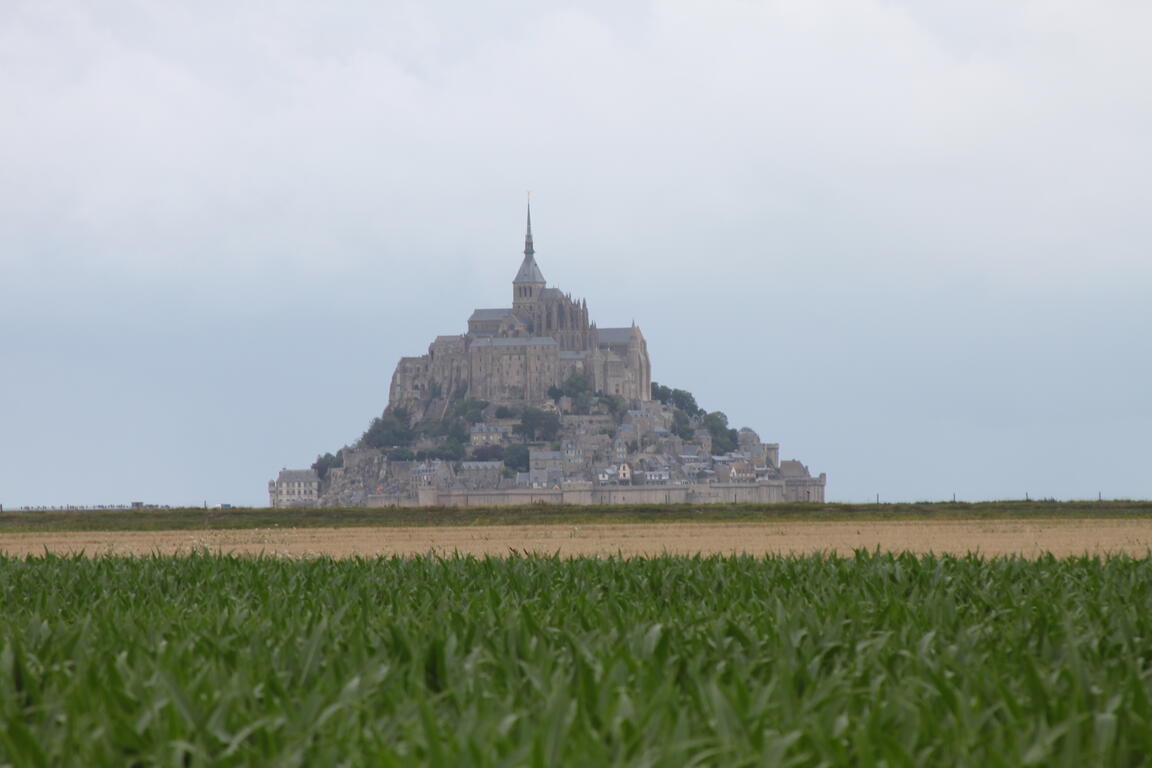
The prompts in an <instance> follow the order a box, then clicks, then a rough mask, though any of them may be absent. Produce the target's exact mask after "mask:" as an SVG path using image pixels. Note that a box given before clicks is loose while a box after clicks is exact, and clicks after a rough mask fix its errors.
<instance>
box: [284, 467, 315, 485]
mask: <svg viewBox="0 0 1152 768" xmlns="http://www.w3.org/2000/svg"><path fill="white" fill-rule="evenodd" d="M319 479H320V478H319V477H318V476H317V475H316V470H314V469H282V470H280V476H279V477H277V478H276V482H278V483H315V482H316V481H318V480H319Z"/></svg>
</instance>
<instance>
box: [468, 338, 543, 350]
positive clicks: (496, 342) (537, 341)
mask: <svg viewBox="0 0 1152 768" xmlns="http://www.w3.org/2000/svg"><path fill="white" fill-rule="evenodd" d="M472 346H474V347H555V346H559V345H558V344H557V343H556V339H554V338H552V337H551V336H529V337H522V338H511V339H476V341H474V342H472Z"/></svg>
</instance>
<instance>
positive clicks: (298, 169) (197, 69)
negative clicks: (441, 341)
mask: <svg viewBox="0 0 1152 768" xmlns="http://www.w3.org/2000/svg"><path fill="white" fill-rule="evenodd" d="M379 5H380V4H376V3H368V2H363V3H344V4H342V6H341V7H340V8H339V9H333V8H332V7H330V6H324V5H317V4H314V3H303V2H287V3H275V4H272V3H267V2H241V3H206V4H196V5H195V7H175V6H168V5H163V4H146V3H122V2H90V3H84V4H77V3H64V2H39V1H37V2H32V1H31V0H28V1H24V0H15V1H14V2H8V3H5V4H4V7H3V9H0V104H2V105H3V119H0V503H3V504H4V505H5V506H6V507H7V506H16V505H21V504H49V505H50V504H64V503H82V504H95V503H114V502H127V501H130V500H144V501H149V502H156V503H170V504H182V503H193V504H199V503H203V502H205V501H207V502H208V503H209V504H215V503H219V502H225V503H233V504H261V503H264V502H265V501H266V494H265V485H264V484H265V482H266V481H267V480H268V479H269V478H271V477H272V476H273V475H274V474H275V472H276V471H277V470H279V469H280V468H281V467H283V466H289V467H293V466H306V465H308V464H309V463H311V461H312V460H313V459H314V458H315V456H316V454H317V453H318V452H322V451H328V450H331V451H334V450H336V449H337V448H339V447H340V446H341V445H343V444H345V443H347V442H350V441H352V440H354V439H355V438H356V437H358V436H359V434H360V433H361V432H362V431H363V430H364V428H365V427H366V426H367V423H368V421H369V420H370V419H371V417H372V416H374V415H378V414H379V412H380V411H381V410H382V409H383V408H384V406H385V404H386V401H387V391H388V377H389V376H390V375H391V372H392V370H393V367H394V366H395V363H396V360H397V359H398V358H399V357H400V356H402V355H412V354H420V353H422V352H423V351H424V348H425V345H426V344H427V340H428V339H430V338H432V337H433V336H434V335H436V334H449V333H460V332H462V331H463V330H464V322H465V320H466V318H467V313H468V312H469V311H470V310H471V308H472V307H475V306H501V305H503V304H505V303H507V299H508V283H509V282H510V280H511V278H512V275H513V274H514V273H515V270H516V268H517V266H518V264H519V260H520V254H519V251H520V249H521V247H522V234H523V232H522V228H523V206H524V195H525V191H526V190H527V189H531V190H532V192H533V220H534V221H533V224H534V233H535V240H536V249H537V260H538V261H539V263H540V266H541V269H542V270H543V271H544V274H545V275H546V277H547V278H548V281H549V282H550V283H551V284H555V285H558V286H559V287H561V288H563V289H564V290H566V291H570V292H572V293H573V294H574V295H578V296H583V297H586V298H587V300H588V303H589V308H590V310H591V311H592V313H593V314H594V315H595V317H596V318H597V319H598V321H599V322H601V323H602V324H603V325H626V324H628V323H630V322H631V321H632V320H633V319H635V320H636V322H637V323H638V324H640V325H641V326H642V327H643V329H644V333H645V335H646V337H647V339H648V344H649V351H650V353H651V356H652V361H653V375H654V378H655V379H656V380H657V381H659V382H660V383H663V384H668V385H671V386H675V387H680V388H683V389H687V390H689V391H691V392H693V393H694V394H695V395H696V398H697V400H698V401H699V402H700V403H701V405H703V406H704V407H706V408H708V409H709V410H716V409H720V410H724V411H725V412H726V413H727V414H728V416H729V418H730V420H731V422H732V423H733V425H734V426H745V425H746V426H750V427H753V428H754V429H756V430H757V431H758V432H759V433H760V434H761V436H762V437H763V438H765V439H766V440H773V441H778V442H780V443H781V444H782V446H783V456H782V457H783V458H790V457H792V456H797V457H802V458H803V459H804V460H805V461H806V462H807V463H808V465H809V466H810V468H811V469H812V471H813V472H815V473H819V472H827V473H828V475H829V482H828V496H829V498H830V499H835V500H867V499H872V498H874V497H875V494H877V493H879V494H880V496H881V498H882V499H885V500H898V499H905V500H915V499H942V498H951V496H952V494H953V493H956V494H957V495H958V497H959V498H962V499H984V498H1006V497H1023V496H1024V494H1025V493H1028V494H1030V495H1031V496H1033V497H1045V496H1050V497H1056V498H1085V497H1090V498H1095V497H1096V496H1097V493H1102V494H1103V495H1104V496H1105V497H1141V498H1147V497H1149V496H1152V474H1150V473H1149V472H1148V465H1149V462H1150V460H1152V448H1149V443H1148V435H1149V434H1150V433H1152V405H1150V404H1149V391H1150V390H1152V386H1150V382H1152V334H1150V329H1152V309H1150V303H1152V302H1149V296H1152V248H1150V246H1152V217H1150V216H1149V210H1150V206H1152V191H1150V190H1152V186H1150V185H1149V179H1150V178H1152V142H1150V141H1149V139H1148V136H1149V135H1152V49H1150V48H1149V47H1148V46H1147V44H1146V31H1147V30H1148V29H1149V28H1150V27H1152V7H1149V6H1147V5H1143V4H1137V3H1130V2H1122V1H1121V0H1101V1H1100V2H1045V3H1029V2H1012V1H1011V0H1004V1H1001V2H991V1H990V0H989V1H984V0H981V1H978V2H972V3H966V4H964V5H963V7H962V9H961V10H957V9H956V8H955V5H956V4H954V3H943V2H939V3H923V2H916V3H913V2H898V1H896V0H893V1H891V2H865V1H863V0H858V1H857V0H842V1H840V2H827V3H818V4H817V3H810V2H800V1H799V0H795V1H784V2H763V3H749V2H729V1H728V0H717V1H716V2H712V3H706V4H694V3H683V2H659V1H658V2H649V3H634V4H622V3H608V2H602V3H593V4H589V3H579V4H577V3H529V2H522V3H499V4H495V5H494V4H485V5H484V7H483V8H480V7H477V6H476V5H475V4H469V3H446V2H442V3H397V4H388V6H389V7H387V8H383V7H378V6H379ZM735 360H738V362H734V361H735Z"/></svg>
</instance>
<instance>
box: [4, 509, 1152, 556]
mask: <svg viewBox="0 0 1152 768" xmlns="http://www.w3.org/2000/svg"><path fill="white" fill-rule="evenodd" d="M860 549H866V550H869V551H873V550H880V551H885V552H912V553H918V554H926V553H937V554H954V555H964V554H969V553H977V554H981V555H985V556H989V557H993V556H1001V555H1019V556H1023V557H1036V556H1039V555H1042V554H1047V553H1051V554H1053V555H1057V556H1061V557H1063V556H1075V555H1085V554H1087V555H1105V554H1127V555H1133V556H1144V555H1145V554H1147V553H1148V551H1149V550H1150V549H1152V518H1143V517H1141V518H1127V519H1114V518H1026V519H982V520H980V519H976V520H971V519H970V520H963V519H929V520H891V521H884V520H857V521H846V520H827V521H781V522H756V523H741V522H724V523H707V522H691V523H685V522H668V523H657V524H649V523H623V524H607V523H572V524H567V523H566V524H543V523H536V524H530V525H491V524H485V525H445V526H371V527H301V528H296V527H278V526H273V527H264V528H249V529H244V528H216V529H206V530H199V529H197V530H188V529H183V530H147V531H140V530H95V531H2V530H0V552H5V553H7V554H9V555H16V556H24V555H42V554H44V553H45V552H51V553H57V554H72V553H80V552H83V553H85V554H88V555H132V554H134V555H149V554H165V555H173V554H189V553H192V552H200V551H209V552H216V553H224V554H228V553H233V554H246V555H255V554H267V555H277V556H292V557H300V556H320V555H330V556H334V557H351V556H362V557H374V556H378V555H418V554H428V553H433V554H439V555H451V554H454V553H459V554H464V555H476V556H484V555H507V554H510V553H519V554H526V553H532V554H544V555H551V554H559V555H561V556H564V557H578V556H599V557H605V556H614V555H622V556H657V555H662V554H676V555H696V554H701V555H713V554H718V555H730V554H751V555H775V554H783V555H798V554H812V553H836V554H841V555H843V554H850V553H852V552H853V551H856V550H860Z"/></svg>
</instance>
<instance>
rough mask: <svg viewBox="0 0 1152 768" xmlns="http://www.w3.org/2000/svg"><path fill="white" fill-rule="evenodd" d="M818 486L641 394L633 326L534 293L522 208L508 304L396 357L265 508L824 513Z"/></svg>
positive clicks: (282, 480) (537, 285) (696, 416)
mask: <svg viewBox="0 0 1152 768" xmlns="http://www.w3.org/2000/svg"><path fill="white" fill-rule="evenodd" d="M825 485H826V476H825V475H824V474H820V475H819V476H816V477H814V476H812V474H811V473H809V471H808V468H807V467H806V466H804V464H802V463H801V462H799V461H796V460H783V461H782V460H781V459H780V446H779V445H778V444H776V443H764V442H762V441H761V440H760V436H759V435H758V434H756V432H754V431H752V430H751V429H748V428H747V427H745V428H743V429H740V430H737V429H733V428H731V427H729V425H728V417H727V416H726V415H724V413H723V412H720V411H713V412H711V413H708V412H706V411H705V410H704V409H703V408H700V407H699V406H698V405H697V403H696V400H695V398H694V397H693V396H692V395H691V394H690V393H689V392H686V391H684V390H679V389H670V388H668V387H664V386H661V385H659V384H656V383H654V382H653V381H652V365H651V362H650V361H649V359H648V345H647V343H646V342H645V340H644V334H643V333H641V332H640V329H639V328H638V327H636V325H635V323H633V324H632V325H631V326H629V327H623V328H600V327H598V326H597V325H596V323H594V322H592V320H591V318H590V315H589V312H588V303H587V302H586V301H584V300H583V299H580V300H577V299H574V298H572V296H571V295H569V294H566V293H563V292H562V291H560V290H559V289H557V288H550V287H548V285H547V283H546V282H545V280H544V275H543V273H542V272H541V271H540V266H539V265H538V264H537V263H536V251H535V248H534V247H533V244H532V212H531V210H530V209H529V211H528V228H527V233H526V235H525V238H524V259H523V261H522V262H521V264H520V269H519V270H517V272H516V276H515V277H514V278H513V280H512V306H510V307H500V308H495V309H477V310H474V311H473V312H472V315H471V317H469V318H468V330H467V331H466V332H465V333H462V334H459V335H455V336H438V337H436V340H435V341H433V342H432V344H431V345H430V346H429V348H428V354H426V355H421V356H420V357H405V358H401V360H400V362H399V364H398V365H397V366H396V371H395V373H394V374H393V376H392V384H391V388H390V391H389V398H388V407H387V408H386V409H385V411H384V413H383V414H382V415H381V416H380V417H378V418H376V419H374V420H373V421H372V423H371V425H370V426H369V428H368V430H367V431H366V432H365V433H364V435H363V436H361V438H360V439H359V440H357V441H356V442H355V443H353V444H351V445H348V446H345V447H344V448H342V449H340V450H339V451H338V452H337V453H336V454H335V455H333V454H330V453H329V454H325V455H323V456H320V457H318V458H317V461H316V463H315V464H313V465H312V468H311V469H304V470H290V469H284V470H283V471H281V472H280V474H279V476H278V477H277V478H276V479H274V480H271V481H270V482H269V483H268V493H269V501H270V503H271V505H272V506H274V507H287V506H316V505H320V506H337V505H338V506H358V505H359V506H394V505H395V506H407V505H420V506H497V505H514V504H540V503H555V504H645V503H648V504H673V503H691V504H708V503H721V502H724V503H733V502H736V503H740V502H748V503H766V502H769V503H770V502H785V501H792V502H797V501H800V502H822V501H823V500H824V488H825Z"/></svg>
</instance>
